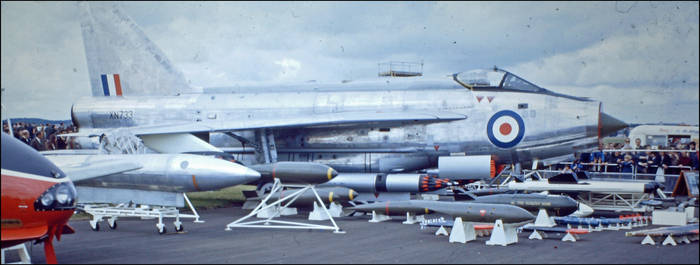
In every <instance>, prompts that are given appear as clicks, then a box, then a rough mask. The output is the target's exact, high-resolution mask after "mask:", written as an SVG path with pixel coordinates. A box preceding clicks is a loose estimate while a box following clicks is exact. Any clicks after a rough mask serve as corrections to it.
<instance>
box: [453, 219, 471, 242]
mask: <svg viewBox="0 0 700 265" xmlns="http://www.w3.org/2000/svg"><path fill="white" fill-rule="evenodd" d="M475 239H476V233H475V232H474V223H472V222H462V217H457V218H455V222H454V224H453V225H452V231H451V232H450V240H449V241H450V243H453V242H459V243H467V242H469V241H472V240H475Z"/></svg>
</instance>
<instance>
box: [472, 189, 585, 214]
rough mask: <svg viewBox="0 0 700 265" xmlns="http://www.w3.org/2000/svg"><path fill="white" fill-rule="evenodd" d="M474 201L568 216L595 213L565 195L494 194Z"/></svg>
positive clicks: (476, 198)
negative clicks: (541, 210) (542, 210)
mask: <svg viewBox="0 0 700 265" xmlns="http://www.w3.org/2000/svg"><path fill="white" fill-rule="evenodd" d="M473 202H478V203H493V204H509V205H515V206H519V207H522V208H523V209H525V210H528V211H530V212H537V211H539V209H545V210H547V212H549V213H550V214H554V215H556V216H567V215H570V214H572V213H574V212H576V211H579V213H578V216H588V215H590V214H592V213H593V209H592V208H591V207H590V206H588V205H585V204H583V203H579V202H577V201H576V200H574V199H572V198H571V197H569V196H564V195H545V194H494V195H487V196H479V197H475V198H474V200H473Z"/></svg>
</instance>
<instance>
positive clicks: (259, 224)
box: [225, 178, 345, 234]
mask: <svg viewBox="0 0 700 265" xmlns="http://www.w3.org/2000/svg"><path fill="white" fill-rule="evenodd" d="M284 187H290V188H300V189H298V190H296V191H294V192H292V193H291V194H289V195H287V196H284V197H282V198H280V199H279V200H277V201H275V202H273V203H271V204H269V205H266V203H267V201H268V200H269V199H270V197H272V195H273V194H275V193H276V192H277V191H280V190H281V189H283V188H284ZM309 189H310V190H311V191H312V192H313V193H314V195H315V196H316V202H318V203H319V204H320V205H321V208H322V209H323V212H324V213H325V214H326V216H327V217H328V220H331V223H332V224H333V226H328V225H317V224H309V223H299V222H290V221H281V220H272V219H273V218H274V217H276V216H274V215H273V216H271V217H268V218H267V219H265V220H257V221H248V222H244V221H245V220H246V219H248V218H251V217H253V216H255V215H257V214H258V212H260V211H265V210H267V209H268V208H271V207H277V206H280V208H279V209H278V212H282V211H284V208H287V206H289V205H291V204H292V203H294V201H295V200H296V199H297V198H299V196H301V194H304V192H306V191H307V190H309ZM285 201H287V203H285V204H284V205H282V203H283V202H285ZM271 223H274V224H279V225H270V224H271ZM234 227H241V228H283V229H318V230H333V233H338V234H344V233H345V231H343V230H341V229H340V227H338V225H337V224H336V223H335V220H333V216H331V214H330V212H328V209H327V208H326V205H325V204H324V203H323V200H321V196H319V195H318V192H316V188H315V186H314V185H310V184H307V185H295V184H282V183H281V182H280V180H279V179H278V178H275V182H274V184H273V185H272V190H271V191H270V193H269V194H268V195H267V196H266V197H265V198H263V199H262V201H261V202H260V204H258V206H256V207H255V209H253V211H251V212H250V213H249V214H248V215H246V216H244V217H241V218H239V219H238V220H236V221H233V222H231V223H229V224H228V225H226V229H225V230H226V231H231V228H234Z"/></svg>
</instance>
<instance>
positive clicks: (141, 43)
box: [78, 2, 192, 96]
mask: <svg viewBox="0 0 700 265" xmlns="http://www.w3.org/2000/svg"><path fill="white" fill-rule="evenodd" d="M78 5H79V9H80V13H81V17H82V21H81V23H80V27H81V30H82V33H83V43H84V44H85V57H86V58H87V65H88V73H89V74H90V85H91V86H92V95H93V96H121V95H177V94H179V93H187V92H190V91H192V89H191V88H190V86H189V85H188V84H187V82H186V81H185V78H184V76H183V75H182V73H181V72H180V71H179V70H178V69H176V68H175V67H174V66H173V65H172V63H171V62H170V60H168V58H167V57H165V55H164V54H163V52H162V51H161V50H160V49H159V48H158V47H157V46H156V45H155V44H154V43H153V42H151V40H149V39H148V37H146V34H144V32H143V31H141V29H140V28H139V27H138V25H136V24H135V23H134V22H133V21H132V20H131V18H130V17H129V16H127V15H126V14H124V12H123V11H122V10H121V8H120V7H119V4H118V3H115V2H80V3H79V4H78Z"/></svg>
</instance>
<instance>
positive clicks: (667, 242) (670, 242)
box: [661, 235, 677, 246]
mask: <svg viewBox="0 0 700 265" xmlns="http://www.w3.org/2000/svg"><path fill="white" fill-rule="evenodd" d="M661 245H664V246H665V245H671V246H675V245H677V244H676V241H675V240H673V237H672V236H671V235H668V236H667V237H666V239H664V242H663V243H661Z"/></svg>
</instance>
